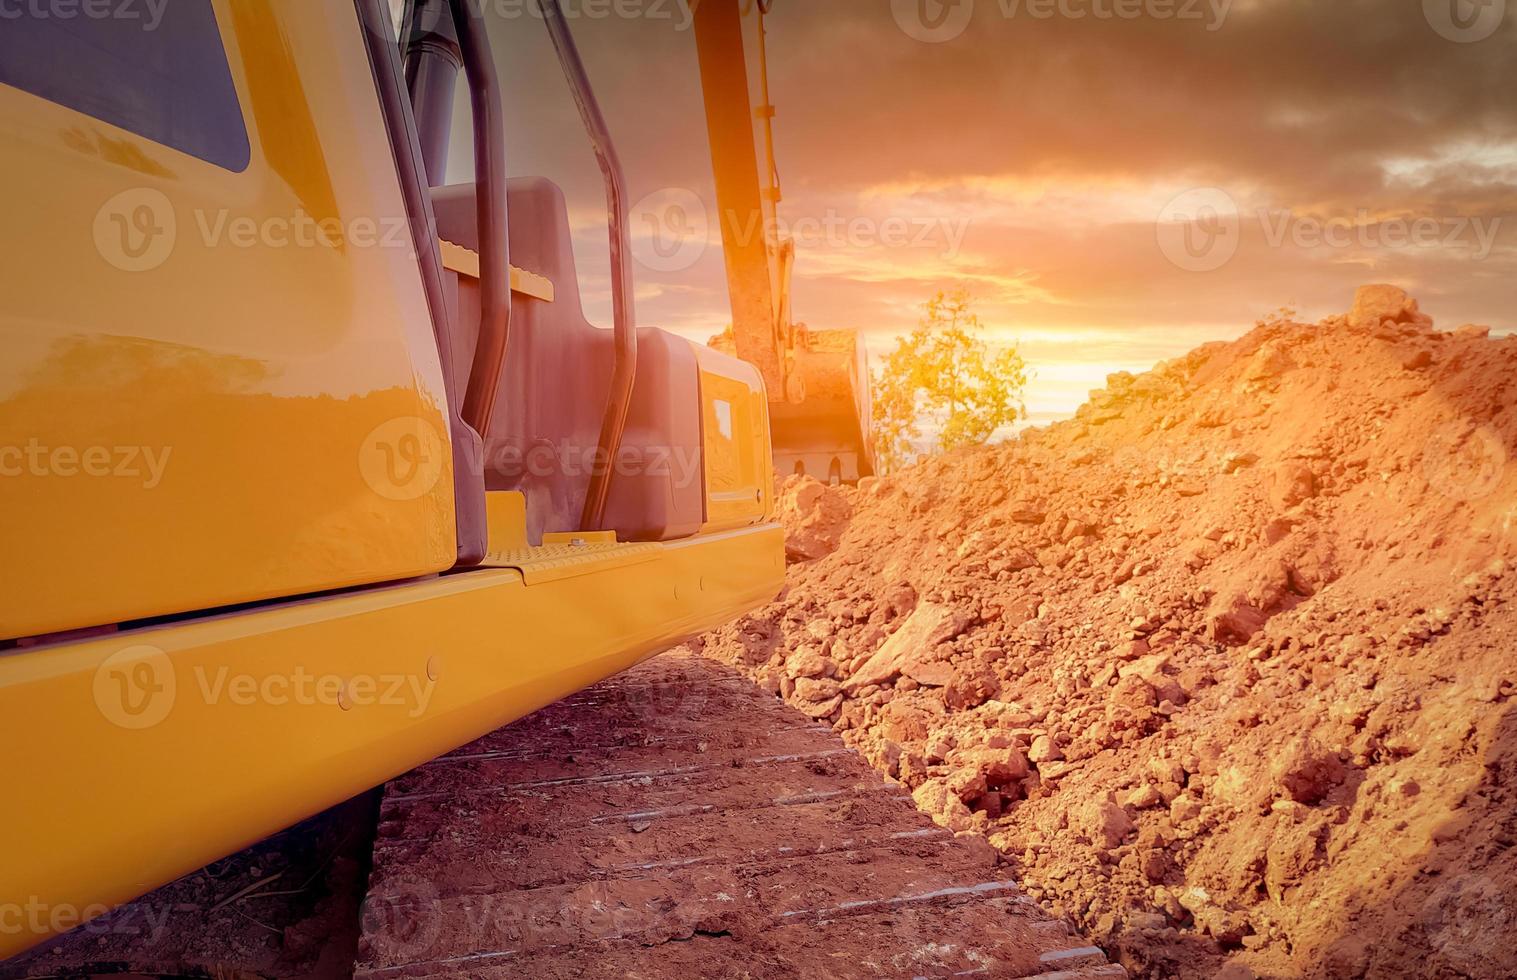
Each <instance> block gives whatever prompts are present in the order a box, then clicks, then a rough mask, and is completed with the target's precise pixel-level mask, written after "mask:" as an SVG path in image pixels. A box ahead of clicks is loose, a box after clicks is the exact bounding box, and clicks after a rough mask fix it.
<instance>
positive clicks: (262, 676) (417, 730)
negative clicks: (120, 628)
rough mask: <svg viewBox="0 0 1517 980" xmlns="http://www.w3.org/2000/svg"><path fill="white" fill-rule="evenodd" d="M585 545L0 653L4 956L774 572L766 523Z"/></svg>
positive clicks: (706, 610)
mask: <svg viewBox="0 0 1517 980" xmlns="http://www.w3.org/2000/svg"><path fill="white" fill-rule="evenodd" d="M558 547H562V546H558ZM595 547H597V548H603V549H604V550H603V557H604V561H599V562H598V561H595V560H588V561H583V562H581V563H580V564H579V565H578V567H577V568H575V569H574V570H573V574H566V573H564V571H563V570H562V569H560V570H559V572H558V573H557V574H553V575H548V576H544V577H543V578H542V579H541V580H537V579H534V578H532V577H530V576H529V579H528V581H530V582H533V584H528V582H524V581H523V575H522V573H521V572H519V571H517V570H515V569H514V568H499V569H483V570H478V571H473V572H468V573H463V574H457V575H450V576H445V577H442V578H438V579H434V580H431V581H428V582H423V583H419V584H413V585H406V586H395V587H390V588H380V589H375V590H370V591H367V592H363V593H359V594H354V595H349V596H343V597H338V598H332V599H326V600H321V601H317V602H306V603H297V604H292V605H288V606H282V607H275V608H270V609H266V610H260V611H255V612H246V613H240V614H234V615H226V616H221V617H216V618H213V619H209V620H205V621H201V622H195V623H189V624H184V625H180V626H175V627H171V628H162V629H151V630H140V631H136V632H133V633H131V634H123V635H119V636H112V637H109V638H103V639H98V640H93V641H90V642H84V643H76V644H70V645H65V646H54V647H50V648H43V649H39V650H35V651H30V652H23V653H12V654H10V655H6V656H3V657H0V718H4V719H5V720H6V732H7V735H6V737H7V740H8V744H7V756H6V758H7V763H6V776H5V778H6V799H7V800H8V801H9V805H7V806H4V807H0V840H4V841H6V842H8V845H7V849H6V858H5V860H4V861H3V862H0V907H11V908H21V909H29V910H37V912H36V914H35V915H31V914H29V915H28V917H27V921H29V922H32V923H36V922H42V923H44V924H45V927H44V928H42V929H41V930H40V931H39V930H37V929H33V928H26V929H23V930H22V931H20V932H19V933H18V932H16V931H15V930H14V929H5V928H0V959H3V958H5V957H7V956H9V955H12V954H15V953H17V952H20V951H21V950H23V949H25V948H28V947H30V946H32V945H35V944H36V943H38V942H41V941H43V940H45V939H46V938H47V937H48V935H50V934H52V933H53V932H56V931H62V930H64V929H67V928H71V927H73V926H75V925H78V924H79V923H80V922H81V921H82V920H83V919H85V918H89V917H92V916H94V915H99V914H102V913H103V912H104V911H105V910H106V908H107V907H109V906H113V905H116V904H119V903H121V902H123V901H128V900H130V899H132V898H134V897H136V896H138V895H141V894H143V893H145V892H147V891H149V890H151V889H152V888H154V887H157V886H158V885H160V884H162V883H164V882H166V881H169V880H172V879H173V878H175V877H178V876H179V875H182V874H185V873H187V872H189V871H192V870H194V869H196V868H199V867H201V866H202V865H204V864H206V863H207V862H209V861H212V860H215V859H217V858H219V857H221V856H223V855H225V854H228V853H230V852H232V851H234V850H236V849H238V848H241V847H245V846H247V845H248V844H251V843H253V842H254V841H257V840H260V839H261V838H263V837H264V836H266V835H268V834H269V833H272V832H274V831H276V830H279V829H280V828H283V827H286V826H288V825H290V824H291V823H294V822H296V821H298V820H301V819H304V818H305V817H307V816H309V815H311V814H314V813H317V812H319V811H321V810H322V809H324V808H326V807H329V806H332V805H334V804H336V803H338V802H340V801H342V800H344V799H347V798H349V797H351V796H352V795H354V794H355V793H358V792H361V791H363V790H365V789H367V788H369V787H371V786H374V785H377V784H379V783H381V782H383V781H384V780H386V779H390V778H392V777H394V776H396V775H398V774H400V773H402V772H405V771H406V770H408V769H410V768H412V767H414V766H416V765H418V764H420V763H422V762H425V761H427V760H429V759H432V758H434V757H436V756H438V755H440V754H443V753H445V752H448V751H451V750H452V749H454V748H456V747H457V746H459V745H462V744H464V743H466V742H468V741H470V740H472V739H474V738H477V737H479V736H481V735H483V734H485V733H487V732H489V731H492V730H494V729H495V728H498V727H499V726H501V725H504V724H506V723H508V722H510V721H513V720H514V719H516V718H519V717H521V716H522V715H525V714H528V713H530V712H531V711H533V710H536V709H537V708H539V707H542V706H543V705H547V704H550V703H552V702H553V701H555V700H557V699H559V698H561V697H563V696H565V695H567V694H570V693H572V692H574V691H577V690H580V689H581V688H584V687H586V686H588V685H590V684H593V683H595V682H597V681H599V680H601V679H602V678H605V677H608V676H610V675H611V674H614V673H616V672H618V671H620V670H624V669H625V668H627V667H629V666H631V665H632V664H634V663H636V662H638V661H639V660H642V659H643V658H645V657H647V656H648V655H650V654H652V653H654V652H656V651H658V650H660V649H663V648H666V647H667V646H669V645H671V644H673V643H676V642H679V641H680V640H682V639H684V638H686V637H689V636H692V635H695V634H697V633H700V632H702V631H704V630H707V629H710V628H712V627H714V626H716V625H718V624H720V623H722V622H724V621H726V620H728V619H730V618H732V617H734V616H737V615H740V614H742V613H743V612H746V611H748V610H750V609H752V608H753V607H755V606H757V605H759V604H761V603H763V602H765V601H768V600H769V599H771V598H772V597H773V596H774V595H775V594H776V593H777V592H778V591H779V588H780V586H781V584H782V582H783V579H784V550H783V532H782V531H781V529H780V528H778V527H776V526H774V525H763V526H760V527H756V528H749V529H746V530H743V531H737V532H731V533H728V534H721V535H714V536H704V537H700V538H696V539H693V540H690V541H685V542H678V543H674V544H665V545H632V546H625V547H630V548H633V549H636V550H637V552H638V554H637V559H636V560H635V561H631V562H627V561H622V560H620V558H619V557H618V553H617V551H616V548H617V546H610V548H604V546H599V545H597V546H595ZM524 557H526V558H528V559H530V557H531V556H524ZM588 610H594V615H588V614H587V611H588ZM10 924H11V925H13V924H14V923H10ZM0 925H4V924H3V923H0Z"/></svg>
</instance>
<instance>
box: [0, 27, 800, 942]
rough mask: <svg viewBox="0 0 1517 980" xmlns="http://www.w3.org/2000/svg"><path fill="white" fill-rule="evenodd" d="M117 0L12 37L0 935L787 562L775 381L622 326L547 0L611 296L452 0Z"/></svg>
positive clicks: (669, 637) (459, 727)
mask: <svg viewBox="0 0 1517 980" xmlns="http://www.w3.org/2000/svg"><path fill="white" fill-rule="evenodd" d="M544 6H545V8H548V9H550V10H551V11H553V12H556V10H557V6H556V4H553V3H551V2H548V3H545V4H544ZM150 7H151V8H152V9H151V11H149V10H148V9H147V8H150ZM143 13H144V16H151V17H153V18H156V19H155V20H153V21H151V22H148V21H144V20H142V19H140V18H139V19H137V20H133V19H131V18H126V17H120V16H112V17H107V18H97V17H92V16H89V15H88V14H87V12H86V14H84V15H81V16H79V17H74V18H67V19H62V18H53V17H48V16H44V15H43V13H39V12H32V13H28V12H23V13H22V16H20V17H19V18H12V19H8V20H7V22H6V25H5V28H4V30H3V31H0V166H3V168H4V170H5V172H6V174H7V175H8V177H9V178H10V179H9V180H8V181H7V186H8V187H9V188H10V191H11V193H10V195H9V199H8V201H7V221H6V223H5V226H4V230H3V231H0V266H3V267H4V268H5V269H6V271H7V277H8V278H7V287H6V289H5V291H4V293H3V295H0V540H3V541H4V546H5V549H6V552H5V557H6V561H5V562H3V563H0V732H3V734H4V736H5V737H6V740H7V742H8V744H9V747H10V748H9V756H8V759H9V761H8V763H7V781H8V787H7V790H8V796H7V803H8V805H7V806H6V807H4V808H0V837H3V838H4V839H5V840H8V841H16V842H19V841H26V842H29V846H28V847H26V848H13V849H12V851H11V852H10V853H8V854H7V857H6V860H5V861H3V862H0V904H3V903H9V902H16V903H19V905H18V906H17V907H28V908H30V907H34V906H41V907H44V908H46V909H48V910H50V912H51V913H52V914H49V915H46V916H41V917H38V918H37V919H36V920H35V921H38V922H41V923H43V925H41V926H38V927H37V928H36V929H23V930H22V931H21V932H19V933H16V932H8V931H4V930H0V958H3V957H5V956H8V955H10V954H12V953H15V952H17V951H19V950H21V949H24V948H27V947H29V946H31V945H34V944H36V943H38V942H41V941H42V940H44V939H46V938H47V937H48V936H49V935H51V934H53V933H55V932H57V931H62V930H64V929H67V928H69V927H70V926H72V925H76V924H79V923H81V922H83V921H85V920H87V919H89V918H91V917H93V916H96V915H99V914H102V913H103V912H105V911H107V910H108V909H109V908H110V907H111V906H113V905H116V904H119V903H120V902H123V901H126V900H129V899H131V898H134V897H136V896H137V895H140V894H142V893H144V892H146V891H148V890H150V889H152V888H153V887H156V886H157V885H159V884H161V883H163V882H165V881H168V880H171V879H173V878H176V877H178V876H179V875H182V874H185V873H187V872H189V871H192V870H194V869H196V868H199V867H201V866H203V865H205V864H207V863H208V862H210V861H212V860H215V859H217V858H219V857H222V856H224V855H225V854H228V853H230V852H232V851H235V850H237V849H239V848H241V847H244V846H246V845H248V844H250V843H252V842H254V841H257V840H259V839H261V838H263V837H265V836H267V835H268V834H270V833H272V832H275V831H277V830H279V829H282V828H284V827H286V826H289V825H290V824H293V823H295V822H297V821H299V820H302V819H304V818H305V817H307V816H310V815H312V814H314V813H317V812H319V811H321V810H323V809H325V808H327V807H330V806H332V805H334V804H336V803H338V802H341V801H342V800H344V799H347V798H349V797H351V796H353V795H354V794H356V793H359V792H362V791H364V790H366V789H368V788H370V787H372V786H375V785H377V784H379V783H381V782H383V781H385V780H387V779H390V778H393V777H394V776H396V775H398V774H399V773H402V772H405V771H407V770H409V769H410V768H412V767H414V766H416V765H418V764H420V763H422V762H425V761H427V760H429V759H432V758H435V757H436V756H438V755H440V754H442V753H444V752H447V751H450V750H452V749H453V748H456V747H457V746H459V745H462V744H464V743H467V742H469V741H471V740H473V739H475V738H477V737H479V736H481V735H483V734H485V733H487V732H490V731H492V730H494V729H495V728H498V727H500V726H501V725H504V724H506V723H509V722H511V721H513V720H515V719H517V718H520V717H522V716H523V715H525V714H528V713H530V712H531V711H534V710H536V709H537V708H539V707H542V706H543V705H546V704H549V703H551V702H553V701H555V700H557V699H559V698H561V697H563V696H565V695H567V694H570V693H572V692H574V691H577V690H580V689H582V688H584V687H586V686H588V685H590V684H593V683H595V682H596V681H599V680H601V679H603V678H605V677H607V676H609V675H611V674H614V673H616V672H618V671H620V670H622V669H625V668H626V667H628V666H631V665H633V664H635V663H637V662H638V661H640V660H642V659H644V658H646V657H648V656H651V655H652V654H654V653H656V652H658V651H659V650H662V649H665V648H667V647H669V646H671V645H674V644H677V643H679V642H682V641H683V640H684V639H686V638H688V637H690V636H693V635H696V634H699V633H701V632H703V631H705V630H707V629H710V628H712V627H714V626H716V625H719V624H720V623H722V622H725V621H727V620H729V619H731V618H733V617H735V616H737V615H741V614H742V613H744V612H746V611H748V610H750V609H752V608H755V607H756V606H758V605H760V604H762V603H763V602H765V601H768V600H769V599H770V598H772V597H773V596H774V595H775V594H776V593H777V592H778V590H779V588H780V585H781V583H782V581H783V574H784V552H783V534H782V532H781V531H780V529H779V528H778V526H777V525H775V524H774V523H773V522H772V520H771V514H772V508H773V466H772V458H771V452H770V448H769V445H770V438H771V433H770V429H769V417H768V410H767V401H768V399H767V397H766V394H765V389H764V384H763V380H762V377H761V374H760V372H759V370H758V369H757V368H755V367H754V366H752V365H750V364H747V363H745V362H743V361H741V360H739V359H737V358H733V357H728V356H725V355H723V354H721V353H719V352H717V351H715V350H712V349H710V348H707V347H703V346H697V345H693V344H691V343H689V342H687V341H684V340H682V339H680V338H678V337H675V336H673V335H671V334H668V333H665V332H663V331H660V330H658V329H656V328H652V327H647V326H641V325H639V324H638V323H637V322H636V319H635V313H634V309H633V291H632V278H631V269H630V266H629V265H628V263H627V260H626V256H627V255H628V251H627V249H626V231H625V228H626V218H625V204H624V192H623V188H622V185H621V177H620V172H619V168H618V167H617V166H616V163H615V151H614V146H613V145H612V143H611V141H610V135H609V130H608V129H607V127H606V126H605V124H604V122H603V121H601V120H600V114H599V110H598V109H597V108H596V106H595V102H594V95H593V92H591V91H590V89H589V85H588V83H587V82H586V80H585V72H584V68H583V66H582V65H580V64H579V59H578V54H577V51H576V50H575V49H574V45H573V38H572V36H571V35H570V34H569V32H568V28H567V24H566V23H565V22H564V21H563V19H562V17H561V16H556V17H555V16H549V18H548V23H549V30H550V33H552V35H553V41H554V43H555V45H556V47H557V48H558V50H559V53H560V55H561V57H562V58H563V59H564V64H565V66H566V72H567V75H566V77H567V78H568V79H569V83H570V84H571V85H573V86H574V89H575V94H576V97H577V99H578V100H579V102H580V104H581V107H582V108H583V110H584V114H585V119H586V123H587V127H588V128H587V132H588V134H589V137H590V141H591V145H592V147H593V149H594V151H595V152H596V154H597V156H598V157H599V158H600V159H601V161H602V164H603V168H604V171H605V173H606V179H607V188H608V201H609V213H610V218H609V220H610V222H611V226H612V232H613V234H612V242H613V261H612V267H613V270H615V273H616V284H617V286H616V296H617V300H616V304H615V305H616V314H615V323H614V325H613V326H612V327H611V328H610V329H605V328H601V327H597V326H594V325H592V324H590V323H589V322H588V321H587V320H586V319H585V317H584V313H583V310H582V309H581V306H580V302H579V290H578V285H577V278H576V271H575V267H574V260H573V255H572V252H571V250H570V247H569V232H568V224H567V217H566V211H565V206H564V199H563V194H562V193H561V192H560V191H559V189H558V188H557V187H556V186H555V185H554V184H553V183H552V182H551V181H550V180H547V179H545V178H538V177H525V178H515V179H508V178H507V176H506V167H505V156H506V154H507V153H508V152H509V148H510V145H511V143H512V141H513V140H524V139H529V138H530V134H518V133H506V132H505V131H504V125H503V113H502V111H501V99H502V93H501V92H500V88H499V84H498V81H497V80H496V78H495V75H494V67H493V60H492V58H491V53H490V49H489V39H488V36H487V34H486V31H485V25H484V21H483V13H482V9H481V5H480V4H478V3H477V2H472V0H449V2H436V3H434V2H430V0H418V2H416V3H413V4H411V5H410V7H409V9H408V11H407V14H406V17H405V19H404V21H403V24H402V32H401V33H400V34H397V32H396V29H395V22H394V21H393V19H392V14H391V11H390V10H389V9H388V6H387V4H386V3H385V2H384V0H348V2H344V0H338V2H331V3H284V2H276V0H207V2H202V3H173V4H164V5H162V6H161V8H159V7H152V5H144V10H143ZM529 27H530V28H532V29H539V28H538V25H537V24H536V22H535V21H524V22H522V26H521V28H520V29H524V30H525V29H528V28H529ZM450 72H451V73H452V74H451V75H449V73H450ZM460 75H461V76H462V77H463V78H464V79H465V80H466V82H467V87H468V91H469V98H470V109H471V113H470V116H471V119H472V126H473V135H474V152H475V164H476V165H475V177H474V179H473V180H472V181H470V182H468V183H466V184H460V185H453V186H447V185H445V184H444V183H443V181H442V174H443V173H444V172H445V169H446V160H445V158H446V147H447V146H448V145H449V144H450V142H451V134H449V133H448V132H447V129H446V127H447V120H448V119H449V118H450V117H451V100H452V89H451V85H452V78H454V77H458V76H460ZM405 692H418V695H419V693H420V692H425V697H420V696H414V697H408V696H406V693H405Z"/></svg>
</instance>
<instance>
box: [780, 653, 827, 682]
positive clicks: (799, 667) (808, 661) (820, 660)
mask: <svg viewBox="0 0 1517 980" xmlns="http://www.w3.org/2000/svg"><path fill="white" fill-rule="evenodd" d="M836 671H837V664H835V663H833V662H832V661H831V660H829V659H827V658H826V657H824V656H822V655H821V653H819V652H818V651H817V649H816V648H815V647H812V646H803V647H799V648H797V649H796V651H795V652H794V653H792V654H791V655H790V656H789V657H787V658H785V673H787V674H789V675H790V676H791V677H792V678H800V677H830V676H831V675H832V674H834V673H836Z"/></svg>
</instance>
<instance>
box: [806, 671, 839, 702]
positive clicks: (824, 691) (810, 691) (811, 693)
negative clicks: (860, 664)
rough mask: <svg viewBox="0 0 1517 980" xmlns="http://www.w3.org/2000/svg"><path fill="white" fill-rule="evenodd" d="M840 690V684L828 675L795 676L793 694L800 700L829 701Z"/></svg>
mask: <svg viewBox="0 0 1517 980" xmlns="http://www.w3.org/2000/svg"><path fill="white" fill-rule="evenodd" d="M841 691H842V685H840V684H839V683H838V682H837V681H835V680H832V679H831V678H828V677H822V678H814V677H797V678H796V680H795V696H796V698H798V699H799V700H801V701H830V700H831V699H833V698H835V697H837V696H838V694H839V693H840V692H841Z"/></svg>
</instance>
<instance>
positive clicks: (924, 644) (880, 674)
mask: <svg viewBox="0 0 1517 980" xmlns="http://www.w3.org/2000/svg"><path fill="white" fill-rule="evenodd" d="M970 621H971V619H970V616H969V614H968V613H967V612H965V611H963V610H961V609H956V608H954V607H951V606H945V605H940V604H938V603H932V602H924V603H922V604H921V605H919V606H917V607H916V609H915V610H913V611H912V613H911V615H910V616H908V617H906V621H905V622H903V623H902V624H901V625H900V627H899V628H897V629H896V631H895V632H894V633H892V634H890V638H889V639H887V640H886V641H885V642H884V644H883V645H881V647H880V649H879V650H877V651H876V652H875V654H874V655H873V656H871V657H870V658H869V659H868V660H866V661H865V662H864V663H863V664H862V665H861V666H860V667H859V669H858V670H856V671H855V672H854V674H853V676H852V677H850V678H848V680H847V682H845V683H844V685H843V689H844V690H846V691H850V692H851V691H856V690H858V689H859V688H862V687H867V686H869V685H870V684H883V683H885V682H886V681H888V680H890V679H891V678H892V677H895V676H896V675H898V674H900V673H901V669H902V667H903V666H905V664H906V663H907V662H908V660H909V659H915V658H920V657H921V655H922V654H923V653H925V652H926V651H930V650H932V648H934V647H936V646H937V645H938V644H939V643H943V642H945V641H947V640H951V639H953V638H954V637H956V636H958V635H959V634H960V633H962V632H964V630H965V628H966V627H967V626H968V625H969V623H970ZM919 683H920V682H919Z"/></svg>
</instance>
